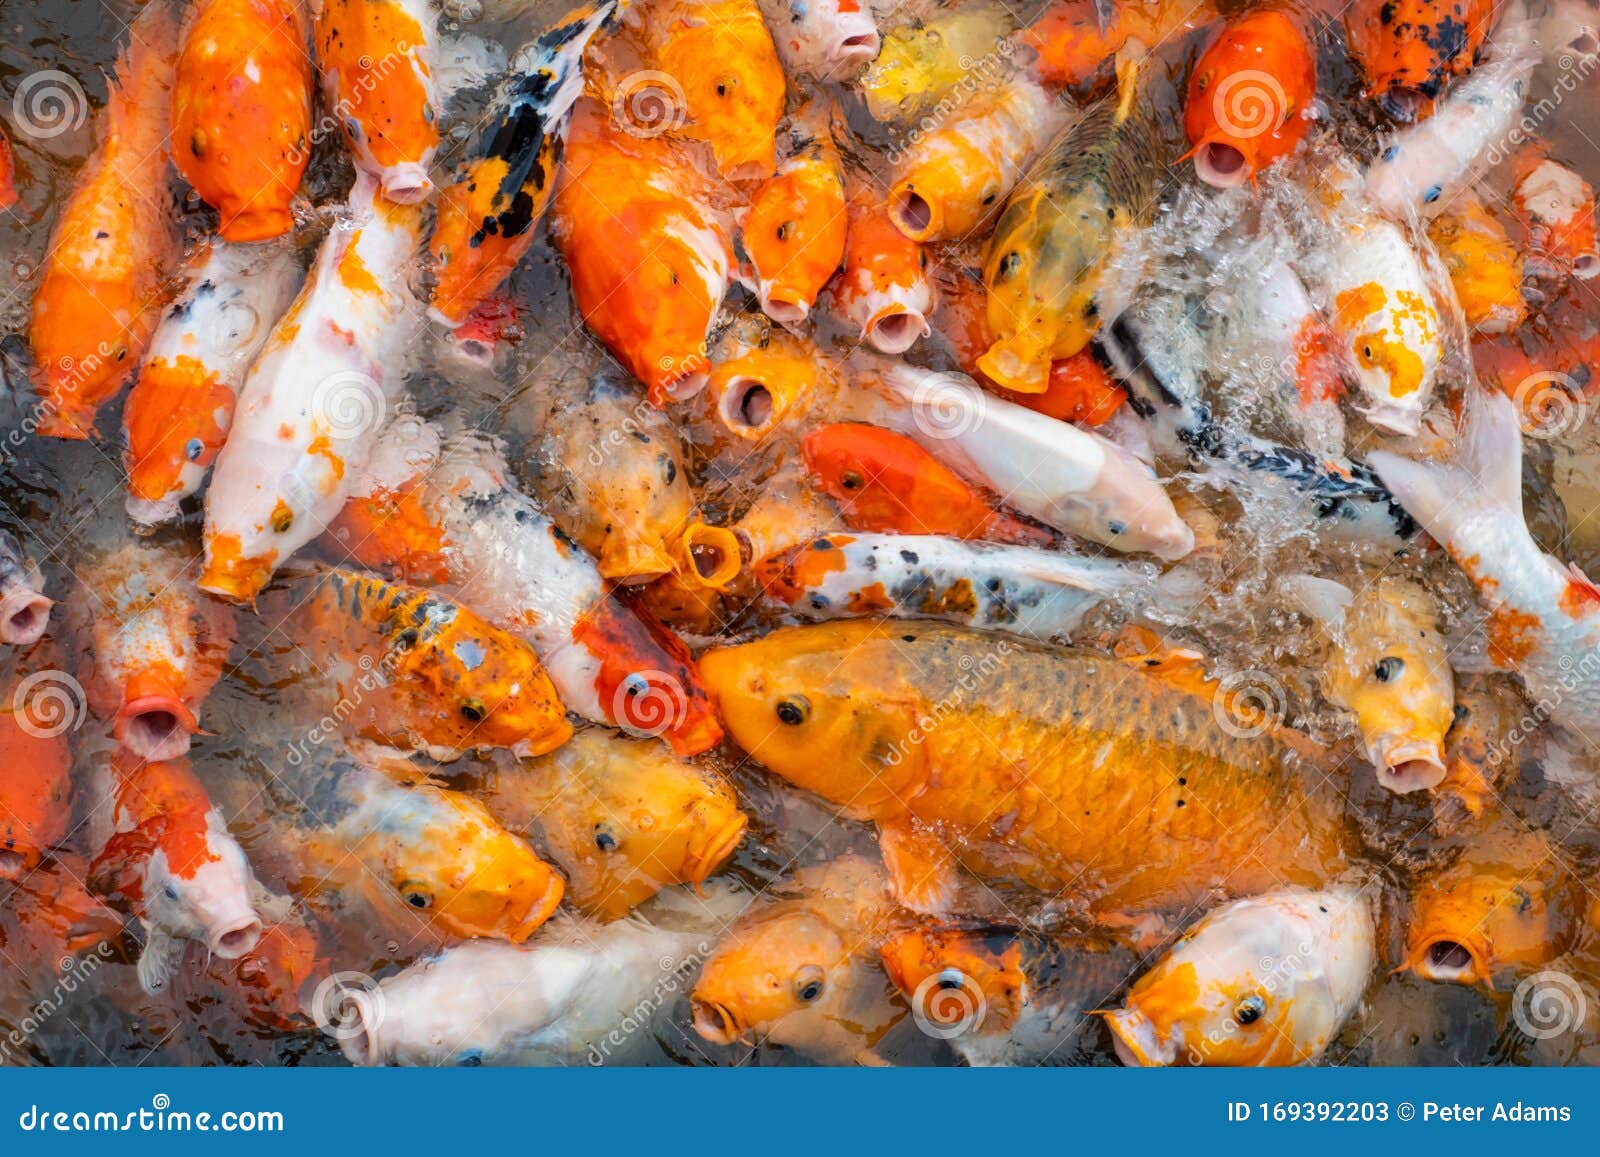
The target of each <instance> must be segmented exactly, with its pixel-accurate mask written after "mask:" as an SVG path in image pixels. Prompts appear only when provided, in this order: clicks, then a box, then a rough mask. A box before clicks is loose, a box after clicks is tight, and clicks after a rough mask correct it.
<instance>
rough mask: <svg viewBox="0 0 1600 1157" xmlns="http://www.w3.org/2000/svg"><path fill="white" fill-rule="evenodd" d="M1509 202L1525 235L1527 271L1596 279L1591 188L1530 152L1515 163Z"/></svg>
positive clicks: (1599, 269)
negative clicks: (1527, 251)
mask: <svg viewBox="0 0 1600 1157" xmlns="http://www.w3.org/2000/svg"><path fill="white" fill-rule="evenodd" d="M1516 181H1517V185H1516V189H1515V191H1514V193H1513V194H1512V196H1513V203H1514V204H1515V205H1516V209H1517V218H1518V220H1519V221H1521V223H1522V227H1523V229H1524V231H1525V232H1526V233H1527V236H1528V245H1529V249H1530V252H1529V254H1528V266H1529V268H1530V269H1532V270H1534V271H1535V272H1542V273H1546V274H1548V275H1551V276H1556V277H1560V276H1565V275H1567V274H1570V275H1571V276H1573V277H1576V278H1577V279H1578V280H1579V281H1587V280H1589V279H1590V278H1592V277H1597V276H1600V245H1597V244H1596V241H1595V220H1594V189H1593V188H1592V187H1591V186H1590V184H1589V182H1588V181H1586V180H1584V179H1583V178H1582V177H1580V176H1579V175H1578V174H1577V173H1575V172H1574V171H1573V170H1571V169H1569V168H1567V166H1565V165H1563V164H1561V163H1559V162H1557V161H1554V160H1551V159H1550V158H1549V157H1548V156H1546V155H1545V154H1544V151H1543V150H1542V149H1541V150H1535V151H1533V152H1530V153H1528V154H1527V155H1525V156H1524V157H1522V158H1519V160H1518V164H1517V174H1516Z"/></svg>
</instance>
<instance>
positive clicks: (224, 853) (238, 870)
mask: <svg viewBox="0 0 1600 1157" xmlns="http://www.w3.org/2000/svg"><path fill="white" fill-rule="evenodd" d="M163 824H164V830H163V831H162V832H161V833H160V834H159V835H158V836H157V837H156V840H157V842H156V845H155V850H154V852H153V854H152V855H151V856H150V858H149V860H148V862H147V863H146V866H145V870H144V881H143V884H142V900H141V902H140V907H141V915H142V917H143V918H144V920H145V921H146V923H149V924H151V925H153V926H155V927H158V928H163V929H166V930H168V931H170V932H172V933H174V934H175V935H178V936H182V937H186V938H188V939H193V940H199V941H200V942H201V943H203V944H205V946H206V947H207V949H209V950H210V952H211V954H212V955H213V956H219V957H221V958H222V959H224V960H234V959H237V958H239V957H240V956H243V955H244V954H245V953H247V952H249V951H250V950H251V949H252V948H254V947H255V946H256V944H257V943H258V942H259V941H260V939H261V927H262V923H261V916H260V914H259V913H257V912H256V909H255V904H254V902H253V901H252V899H251V892H252V888H253V884H254V877H253V875H252V874H251V871H250V865H249V863H248V862H247V861H246V860H245V856H244V851H243V850H242V849H241V848H240V847H239V845H238V843H237V842H236V841H235V840H234V839H233V837H232V836H230V835H229V834H228V830H227V828H226V826H225V825H224V824H223V822H222V817H221V816H220V815H219V814H218V813H217V812H216V811H214V810H212V811H207V812H205V813H203V814H202V813H198V812H196V811H193V810H190V811H186V812H177V813H174V814H170V815H168V816H165V817H163Z"/></svg>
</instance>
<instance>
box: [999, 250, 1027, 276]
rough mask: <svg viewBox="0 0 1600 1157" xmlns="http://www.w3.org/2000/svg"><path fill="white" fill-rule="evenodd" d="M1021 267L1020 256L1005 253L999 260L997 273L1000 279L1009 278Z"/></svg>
mask: <svg viewBox="0 0 1600 1157" xmlns="http://www.w3.org/2000/svg"><path fill="white" fill-rule="evenodd" d="M1021 266H1022V254H1020V253H1007V254H1006V255H1005V256H1004V257H1002V258H1001V259H1000V269H999V273H1000V276H1001V277H1002V278H1006V277H1010V276H1011V275H1012V274H1014V273H1015V272H1016V271H1017V270H1018V269H1019V268H1021Z"/></svg>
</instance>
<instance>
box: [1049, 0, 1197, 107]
mask: <svg viewBox="0 0 1600 1157" xmlns="http://www.w3.org/2000/svg"><path fill="white" fill-rule="evenodd" d="M1101 12H1102V5H1101V4H1100V3H1098V2H1097V0H1055V2H1054V3H1052V4H1050V5H1049V7H1047V8H1046V9H1045V10H1044V11H1043V12H1042V13H1041V14H1040V15H1039V18H1038V19H1037V20H1035V21H1034V22H1033V23H1032V24H1031V25H1029V26H1028V27H1027V28H1025V29H1023V30H1022V35H1021V38H1020V39H1021V41H1022V44H1023V45H1024V46H1025V47H1028V48H1031V49H1033V51H1034V52H1035V53H1036V54H1037V62H1036V63H1035V64H1034V66H1033V67H1034V71H1035V73H1036V74H1037V76H1038V77H1039V79H1040V80H1041V81H1043V82H1044V83H1045V84H1048V85H1053V86H1055V87H1058V88H1065V89H1069V90H1071V91H1072V92H1073V93H1075V94H1077V95H1078V96H1080V97H1088V96H1093V95H1096V94H1097V93H1099V91H1100V90H1102V89H1103V88H1105V87H1106V86H1108V85H1109V84H1110V83H1111V80H1112V67H1111V63H1112V60H1113V59H1114V58H1115V57H1116V55H1117V53H1118V52H1119V51H1121V49H1122V46H1123V45H1124V44H1126V43H1127V42H1128V41H1129V40H1130V39H1135V40H1139V41H1141V42H1142V43H1144V44H1145V45H1146V46H1149V47H1156V46H1158V45H1161V44H1165V43H1168V42H1170V41H1174V40H1179V39H1181V38H1182V37H1184V36H1185V35H1187V34H1188V33H1189V32H1191V31H1193V30H1195V29H1198V28H1200V27H1202V26H1203V25H1205V24H1206V23H1207V22H1209V21H1210V20H1212V19H1214V18H1215V17H1216V6H1215V5H1214V4H1212V3H1210V2H1209V0H1136V2H1133V3H1119V4H1116V5H1115V6H1114V8H1113V10H1112V12H1111V18H1110V20H1108V21H1102V19H1101Z"/></svg>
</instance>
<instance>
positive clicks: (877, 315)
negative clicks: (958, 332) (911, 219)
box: [832, 193, 938, 354]
mask: <svg viewBox="0 0 1600 1157" xmlns="http://www.w3.org/2000/svg"><path fill="white" fill-rule="evenodd" d="M848 215H849V226H848V231H847V233H846V235H845V246H844V269H843V270H841V271H840V273H839V276H838V277H837V278H836V279H835V280H834V282H833V290H832V292H833V300H834V307H835V309H836V310H837V311H838V313H839V314H840V315H841V316H842V317H843V318H844V319H845V320H847V321H849V323H850V324H851V325H853V326H857V327H859V329H860V334H861V340H862V341H864V342H867V343H869V344H870V345H871V346H872V347H873V348H874V349H876V350H878V351H879V352H881V353H886V354H902V353H905V352H906V350H908V349H910V348H911V347H912V346H914V345H915V344H916V343H917V342H918V341H919V340H920V339H922V338H925V337H927V336H928V334H930V333H932V332H933V327H932V326H930V325H929V324H928V317H929V315H930V314H932V313H933V309H934V305H935V304H936V303H937V300H938V299H937V297H936V295H935V290H934V286H933V282H932V280H930V278H929V277H928V254H927V252H926V251H925V250H924V249H923V248H922V246H921V245H920V244H919V243H918V242H916V241H913V240H912V239H911V238H910V237H907V236H906V235H905V234H904V233H902V232H901V231H900V229H899V228H898V227H897V226H896V225H895V223H894V220H893V218H892V217H891V216H890V214H889V211H888V209H887V208H886V207H885V206H884V205H882V204H881V203H879V202H877V201H875V200H872V199H871V198H869V197H868V196H867V195H866V194H865V193H857V194H855V195H854V196H852V197H851V198H850V204H849V210H848Z"/></svg>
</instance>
